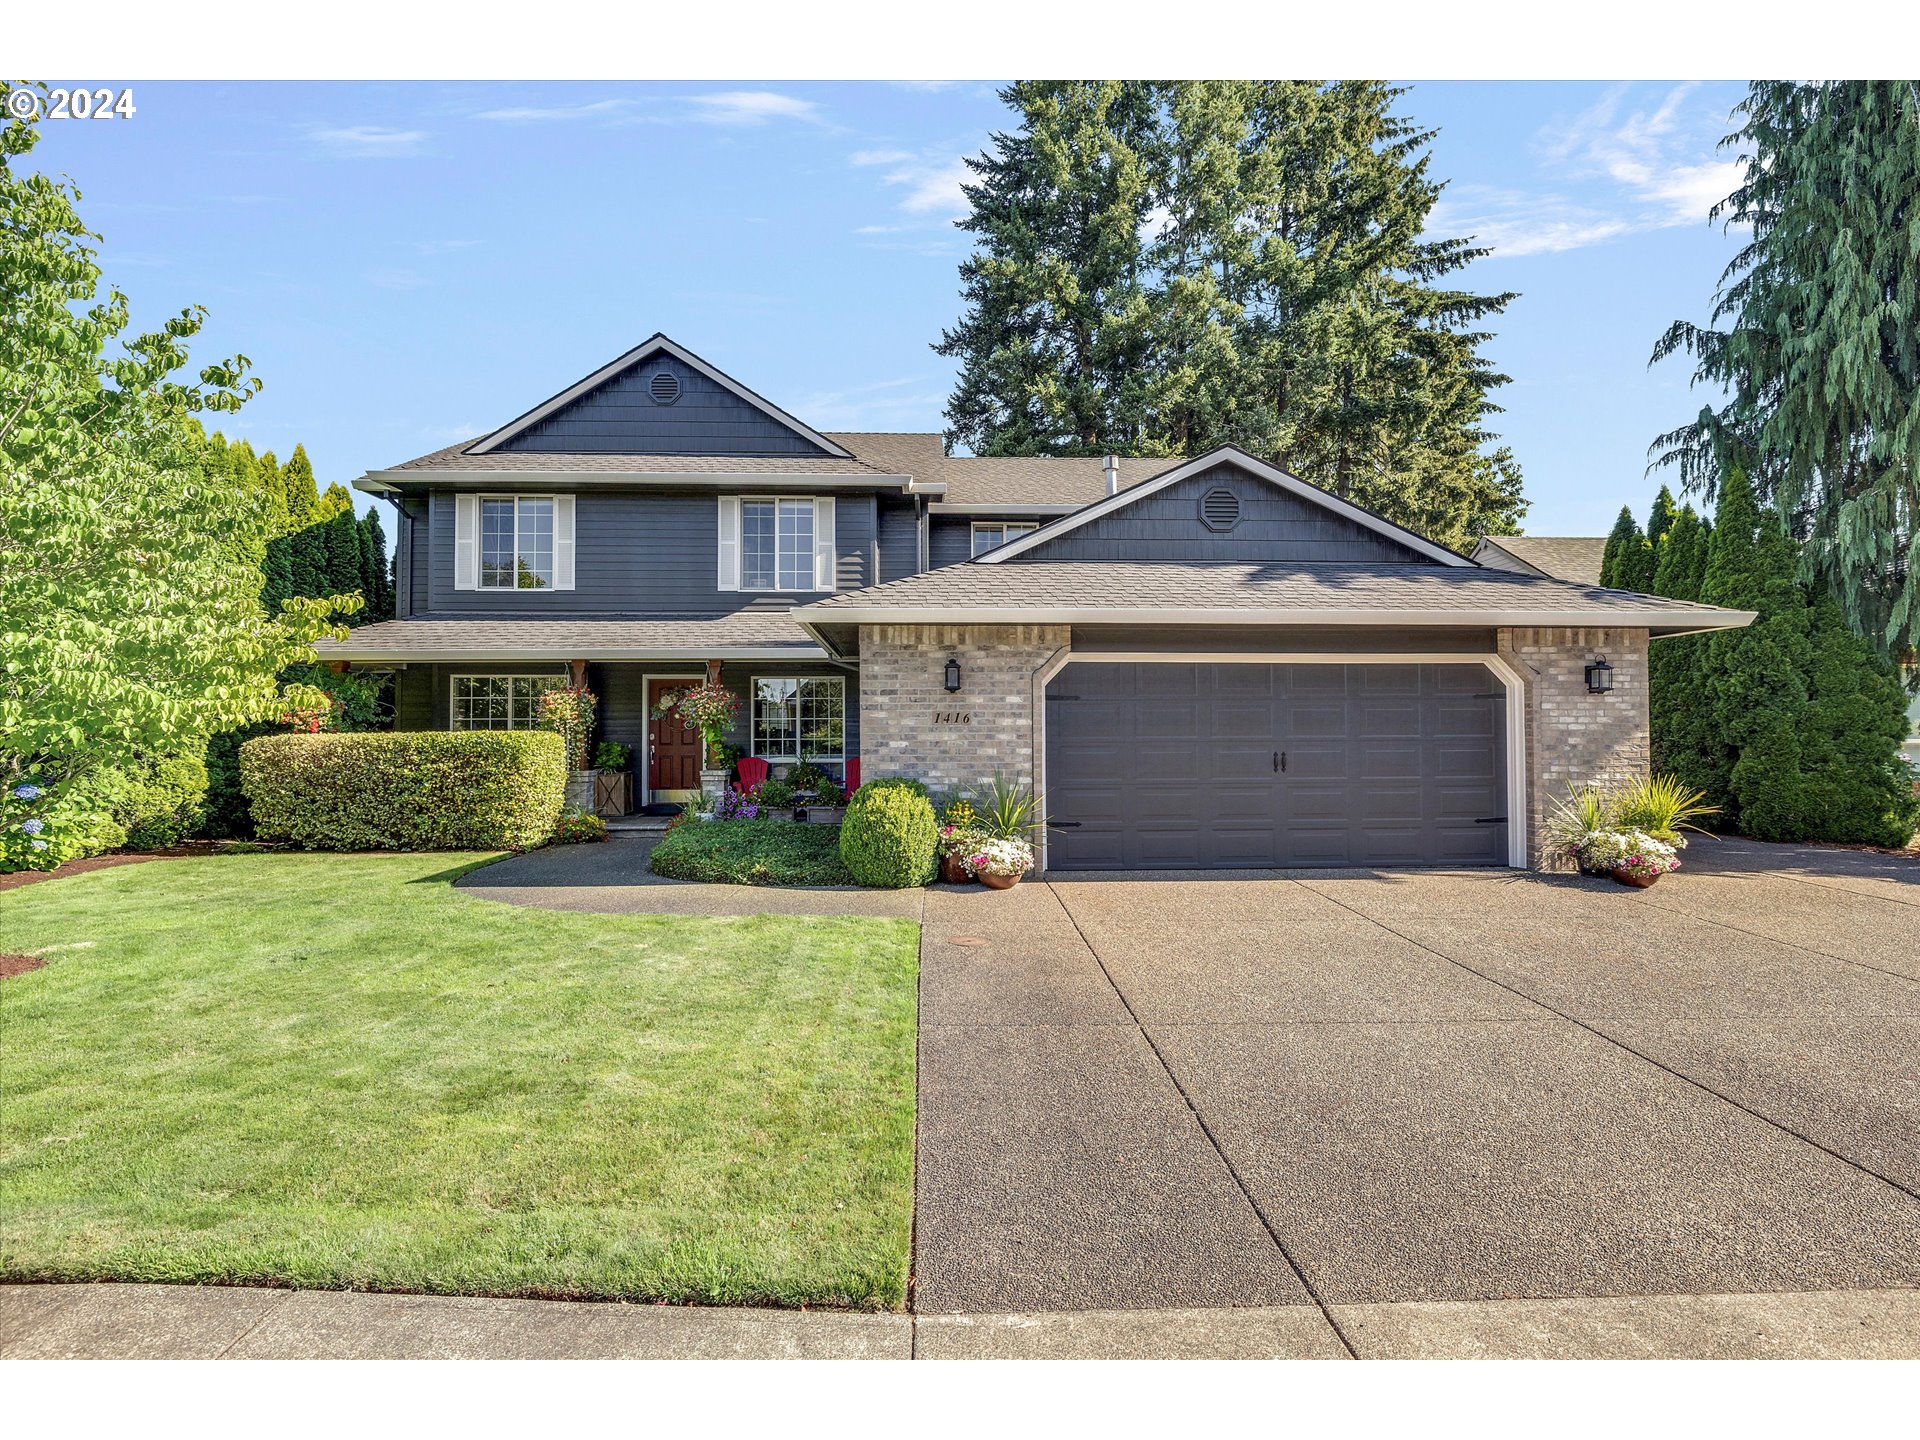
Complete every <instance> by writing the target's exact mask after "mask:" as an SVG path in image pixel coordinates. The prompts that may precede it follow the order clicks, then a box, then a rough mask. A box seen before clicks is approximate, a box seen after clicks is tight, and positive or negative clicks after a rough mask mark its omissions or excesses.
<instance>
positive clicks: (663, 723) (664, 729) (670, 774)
mask: <svg viewBox="0 0 1920 1440" xmlns="http://www.w3.org/2000/svg"><path fill="white" fill-rule="evenodd" d="M699 683H700V682H699V681H698V680H649V681H647V715H648V716H649V717H652V716H653V714H654V711H655V710H657V709H658V708H659V705H660V702H661V701H662V700H663V699H665V698H666V697H667V696H668V695H671V694H672V693H673V692H674V691H676V690H686V689H690V688H691V687H693V686H695V685H697V684H699ZM699 788H700V732H699V731H698V730H696V729H694V728H693V727H692V726H691V725H688V724H685V723H683V722H682V721H681V719H680V717H679V715H678V714H677V713H675V712H673V711H669V712H668V713H667V717H666V719H664V720H659V719H653V718H649V719H648V720H647V790H648V792H649V793H650V794H651V793H653V792H657V791H660V790H698V789H699Z"/></svg>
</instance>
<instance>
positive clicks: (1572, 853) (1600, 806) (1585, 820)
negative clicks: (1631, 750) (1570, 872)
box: [1547, 775, 1715, 890]
mask: <svg viewBox="0 0 1920 1440" xmlns="http://www.w3.org/2000/svg"><path fill="white" fill-rule="evenodd" d="M1705 799H1706V797H1705V796H1704V795H1702V794H1701V793H1700V792H1699V791H1698V790H1689V789H1688V788H1687V787H1686V786H1685V785H1683V784H1681V783H1680V782H1679V781H1678V780H1676V779H1675V778H1674V777H1673V776H1671V775H1653V776H1649V777H1647V778H1645V779H1643V780H1636V781H1634V782H1633V783H1632V784H1631V785H1628V786H1626V787H1625V788H1624V789H1622V790H1620V791H1618V792H1612V793H1610V792H1606V791H1602V790H1601V789H1599V788H1598V787H1597V786H1594V785H1583V786H1569V787H1568V791H1567V798H1566V799H1565V800H1562V801H1560V802H1559V804H1558V806H1557V808H1556V810H1555V812H1554V814H1553V815H1552V816H1551V817H1550V818H1549V819H1548V821H1547V836H1548V840H1549V843H1550V845H1551V847H1552V849H1553V850H1555V851H1556V852H1557V853H1559V854H1561V855H1563V856H1565V857H1566V858H1567V859H1570V860H1572V861H1573V862H1574V864H1575V865H1576V866H1577V867H1578V868H1579V869H1580V872H1581V873H1582V874H1585V875H1604V876H1607V877H1609V878H1611V879H1613V880H1617V881H1618V882H1619V883H1620V884H1622V885H1631V886H1634V887H1635V888H1636V889H1641V890H1644V889H1646V888H1647V887H1648V886H1649V885H1652V884H1653V883H1654V882H1655V881H1656V880H1658V879H1659V878H1660V877H1661V876H1662V875H1665V874H1667V873H1668V872H1669V871H1671V870H1677V869H1679V868H1680V851H1682V850H1684V849H1685V848H1686V844H1687V841H1686V837H1685V836H1684V835H1683V834H1681V833H1680V832H1681V831H1682V830H1698V829H1699V828H1700V827H1699V826H1697V825H1694V824H1693V823H1691V822H1692V821H1694V820H1696V819H1703V818H1705V817H1706V816H1708V815H1712V814H1714V813H1715V811H1714V808H1713V807H1712V806H1710V805H1707V804H1706V803H1704V802H1705Z"/></svg>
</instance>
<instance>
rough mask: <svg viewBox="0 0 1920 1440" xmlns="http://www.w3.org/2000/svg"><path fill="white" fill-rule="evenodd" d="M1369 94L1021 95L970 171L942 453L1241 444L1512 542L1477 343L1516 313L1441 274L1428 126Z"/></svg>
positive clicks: (1394, 508) (1464, 253)
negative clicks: (974, 180)
mask: <svg viewBox="0 0 1920 1440" xmlns="http://www.w3.org/2000/svg"><path fill="white" fill-rule="evenodd" d="M1403 93H1404V91H1402V90H1399V89H1395V88H1393V87H1389V86H1386V85H1380V84H1374V83H1365V82H1340V83H1335V84H1330V85H1321V84H1315V83H1313V82H1308V81H1259V82H1243V81H1230V82H1180V83H1172V84H1160V83H1148V82H1127V83H1124V84H1118V85H1058V84H1051V83H1049V84H1021V85H1015V86H1011V87H1009V88H1008V89H1007V90H1005V91H1003V92H1002V95H1003V98H1004V99H1005V100H1006V101H1007V103H1008V104H1009V105H1010V106H1011V107H1012V108H1013V109H1014V110H1015V111H1016V112H1018V113H1019V115H1020V120H1021V123H1020V126H1019V128H1018V129H1017V130H1016V131H1015V132H1014V133H1012V134H1010V135H1002V136H998V137H996V144H997V146H998V148H999V153H998V154H997V155H994V156H990V157H984V158H981V159H977V160H970V161H969V162H968V164H969V165H970V166H971V167H972V168H973V169H974V171H975V173H976V174H977V175H978V176H980V177H981V178H980V183H978V184H975V185H972V186H969V187H968V188H967V194H968V198H969V200H970V201H971V203H972V206H973V210H972V214H971V215H970V216H969V217H968V218H967V219H965V220H963V221H962V222H961V225H962V228H964V229H967V230H970V231H972V232H973V233H974V234H975V236H976V237H977V239H978V244H979V250H978V252H977V253H976V255H975V256H974V257H973V258H972V259H970V260H969V261H968V262H967V263H966V265H965V266H964V267H963V269H962V277H963V280H964V282H965V284H964V295H965V301H966V313H965V315H964V316H963V318H962V320H961V322H960V324H959V325H957V326H956V327H955V328H954V329H952V330H949V331H947V332H946V333H945V334H944V335H943V337H942V339H941V343H940V344H939V345H938V346H936V347H935V348H936V349H937V350H938V351H939V352H940V353H941V354H944V355H949V356H954V357H957V358H959V359H960V360H961V362H962V365H961V374H960V380H959V383H958V385H957V387H956V389H955V391H954V394H953V398H952V400H951V402H950V403H949V406H948V410H947V416H948V422H949V425H948V432H947V438H948V441H949V443H950V444H959V445H965V446H967V447H968V448H970V449H972V450H973V451H974V452H975V453H977V454H1095V453H1099V452H1100V451H1102V450H1108V449H1111V450H1117V451H1122V452H1125V453H1131V454H1142V455H1176V454H1195V453H1199V452H1201V451H1204V450H1206V449H1209V448H1212V447H1213V446H1215V445H1219V444H1223V443H1231V444H1236V445H1239V446H1241V447H1242V448H1244V449H1247V450H1249V451H1251V452H1252V453H1254V454H1256V455H1259V456H1261V457H1263V458H1266V459H1269V460H1271V461H1273V462H1274V463H1275V464H1277V465H1280V466H1282V467H1284V468H1286V469H1288V470H1290V471H1292V472H1293V473H1295V474H1297V475H1299V476H1301V477H1302V478H1303V479H1306V480H1309V481H1312V482H1313V483H1315V484H1318V485H1321V486H1323V487H1324V488H1326V489H1328V490H1331V491H1333V492H1334V493H1335V494H1338V495H1341V496H1343V497H1346V498H1350V499H1353V500H1356V501H1359V502H1360V503H1362V504H1365V505H1368V506H1370V507H1372V508H1374V509H1376V510H1379V511H1381V512H1382V513H1384V514H1386V515H1388V516H1389V517H1391V518H1393V519H1395V520H1397V521H1399V522H1400V523H1402V524H1406V525H1408V526H1410V527H1411V528H1414V529H1416V530H1421V531H1423V532H1424V533H1426V534H1429V535H1431V536H1433V537H1434V538H1435V539H1438V540H1441V541H1443V542H1445V543H1449V544H1453V545H1456V546H1458V545H1463V544H1465V543H1467V542H1469V541H1470V539H1471V538H1472V537H1473V536H1474V535H1476V534H1482V533H1495V534H1497V533H1510V532H1511V531H1512V530H1513V529H1514V528H1515V526H1516V523H1517V521H1518V519H1519V517H1520V515H1521V514H1522V513H1523V512H1524V509H1525V502H1524V501H1523V500H1522V499H1521V496H1520V474H1519V469H1518V467H1517V465H1515V463H1514V461H1513V457H1512V455H1511V453H1510V452H1509V451H1507V450H1506V449H1504V448H1499V447H1496V446H1494V445H1493V437H1492V436H1491V435H1489V434H1488V433H1487V432H1486V430H1485V424H1486V421H1487V418H1488V417H1489V416H1490V415H1491V414H1493V413H1494V412H1495V411H1496V409H1497V407H1496V406H1494V405H1493V404H1492V402H1491V401H1490V400H1489V398H1488V396H1489V394H1490V392H1491V391H1492V390H1493V389H1495V388H1497V387H1498V386H1499V385H1502V384H1504V383H1506V377H1505V376H1503V375H1499V374H1497V373H1495V372H1494V371H1493V369H1492V368H1491V366H1490V365H1489V364H1487V362H1486V361H1485V359H1484V358H1483V357H1482V356H1481V354H1480V350H1481V347H1482V345H1483V344H1484V342H1485V341H1486V339H1487V336H1486V335H1485V334H1484V333H1481V332H1480V331H1478V330H1477V329H1475V326H1476V325H1478V324H1479V322H1481V321H1482V320H1483V319H1485V318H1486V317H1488V316H1490V315H1495V314H1498V313H1499V311H1500V310H1501V309H1502V308H1503V307H1504V306H1505V305H1506V304H1507V303H1508V301H1509V300H1511V299H1512V298H1513V297H1511V296H1509V295H1492V296H1483V295H1476V294H1472V293H1469V292H1466V291H1460V290H1450V289H1445V288H1442V287H1441V286H1440V285H1439V284H1438V283H1437V282H1438V281H1440V280H1441V279H1442V278H1443V277H1445V276H1447V275H1448V274H1450V273H1451V272H1453V271H1455V270H1457V269H1459V268H1460V267H1462V266H1464V265H1466V264H1468V263H1469V262H1470V261H1471V260H1472V259H1473V258H1475V257H1476V256H1478V255H1480V254H1483V253H1485V252H1483V251H1481V250H1477V249H1475V248H1474V247H1473V246H1472V245H1471V244H1470V243H1469V242H1467V241H1463V240H1449V239H1440V240H1430V239H1426V238H1423V237H1424V232H1425V226H1426V222H1427V218H1428V216H1429V213H1430V211H1431V210H1432V208H1433V205H1434V202H1435V200H1436V199H1437V197H1438V195H1439V189H1440V187H1439V185H1438V183H1437V182H1435V181H1433V180H1431V179H1430V178H1428V176H1427V166H1428V159H1427V156H1426V153H1425V152H1426V147H1427V145H1428V143H1429V142H1430V140H1431V139H1432V134H1431V132H1425V131H1420V130H1418V129H1417V128H1415V127H1414V126H1413V125H1411V124H1410V123H1409V122H1407V121H1406V120H1404V119H1402V118H1401V117H1398V116H1395V115H1394V114H1392V113H1391V112H1392V108H1393V106H1394V104H1395V102H1396V101H1397V100H1398V98H1399V97H1400V96H1401V95H1402V94H1403Z"/></svg>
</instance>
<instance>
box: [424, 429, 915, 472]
mask: <svg viewBox="0 0 1920 1440" xmlns="http://www.w3.org/2000/svg"><path fill="white" fill-rule="evenodd" d="M485 438H486V437H485V436H480V435H476V436H475V437H474V438H473V439H472V440H462V441H460V442H459V443H458V444H454V445H449V446H447V447H446V448H445V449H443V450H435V451H434V452H433V453H432V454H431V455H422V456H419V457H418V458H417V459H413V460H409V461H407V462H406V463H404V464H401V465H395V466H393V467H391V468H392V469H394V470H399V471H410V470H502V471H508V470H511V471H523V472H525V473H527V474H530V475H531V474H550V475H605V474H659V475H700V474H718V475H858V474H862V473H872V474H875V475H897V474H901V473H904V472H901V471H898V470H887V469H884V468H882V467H879V466H875V465H870V464H866V463H864V462H862V461H860V460H841V459H838V458H836V457H834V456H831V455H600V454H592V455H589V454H553V453H547V452H536V451H526V450H491V451H489V452H488V453H486V454H485V455H469V454H467V447H468V446H470V445H474V444H477V443H478V442H479V441H481V440H483V439H485ZM934 438H935V439H938V438H939V437H938V436H935V437H934ZM848 448H850V449H851V448H852V447H848Z"/></svg>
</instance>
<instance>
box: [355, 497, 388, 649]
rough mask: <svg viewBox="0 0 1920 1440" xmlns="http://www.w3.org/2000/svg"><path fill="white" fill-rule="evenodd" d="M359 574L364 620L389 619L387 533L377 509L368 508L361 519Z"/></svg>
mask: <svg viewBox="0 0 1920 1440" xmlns="http://www.w3.org/2000/svg"><path fill="white" fill-rule="evenodd" d="M360 574H361V579H362V593H363V594H365V595H366V597H367V608H366V610H365V611H363V612H362V615H363V616H364V619H365V620H367V621H372V620H391V619H392V618H393V598H394V597H393V578H392V575H391V573H390V572H389V570H388V562H387V534H386V530H385V529H384V528H383V527H382V525H381V524H380V512H379V510H377V509H370V510H368V511H367V513H366V514H365V515H363V516H361V518H360Z"/></svg>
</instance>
